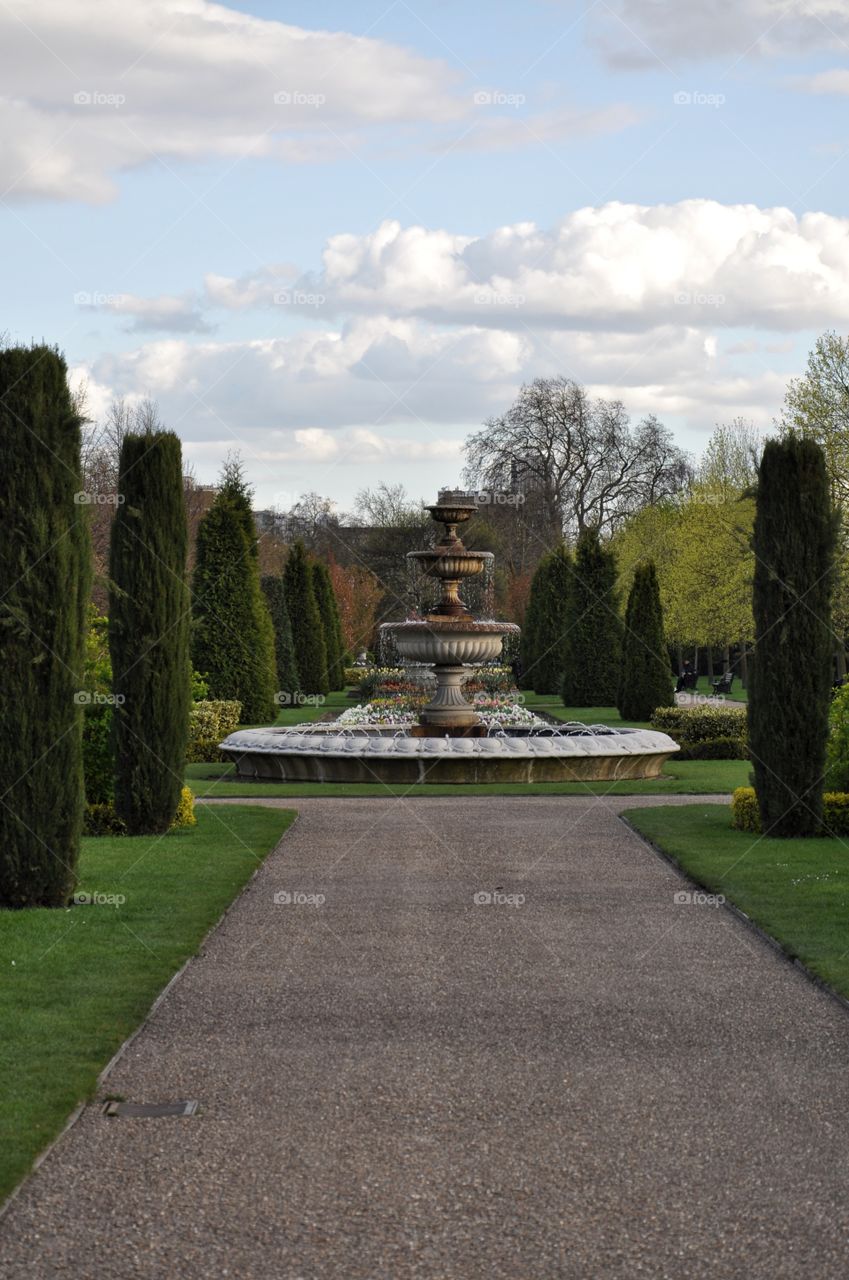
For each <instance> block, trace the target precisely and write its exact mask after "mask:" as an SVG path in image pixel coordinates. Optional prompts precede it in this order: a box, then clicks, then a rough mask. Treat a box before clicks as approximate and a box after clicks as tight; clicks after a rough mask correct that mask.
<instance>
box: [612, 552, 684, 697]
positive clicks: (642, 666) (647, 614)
mask: <svg viewBox="0 0 849 1280" xmlns="http://www.w3.org/2000/svg"><path fill="white" fill-rule="evenodd" d="M674 701H675V699H674V696H673V693H672V675H671V672H670V669H669V655H668V653H667V649H666V639H665V637H664V634H663V610H662V609H661V606H660V590H659V588H658V585H657V573H656V572H655V567H654V564H653V563H652V561H651V560H644V561H643V562H642V563H641V564H638V565H637V567H636V569H635V570H634V581H633V583H632V584H631V590H630V592H629V593H628V605H627V608H626V610H625V634H624V636H623V638H622V666H621V678H620V683H619V698H618V702H617V705H618V707H619V714H620V715H621V716H622V719H623V720H649V719H651V716H652V713H653V712H654V710H655V708H656V707H669V706H672V705H673V703H674Z"/></svg>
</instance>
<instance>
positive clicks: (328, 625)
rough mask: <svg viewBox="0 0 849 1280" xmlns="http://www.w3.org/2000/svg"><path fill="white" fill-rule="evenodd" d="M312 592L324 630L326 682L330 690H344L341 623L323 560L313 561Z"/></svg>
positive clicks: (343, 655) (334, 594)
mask: <svg viewBox="0 0 849 1280" xmlns="http://www.w3.org/2000/svg"><path fill="white" fill-rule="evenodd" d="M311 569H312V583H313V591H314V592H315V602H316V604H317V605H318V612H319V615H320V617H321V625H322V626H323V628H324V646H325V649H326V650H327V682H328V684H329V685H330V688H331V689H344V687H345V676H344V665H345V643H344V641H343V639H342V623H341V622H340V620H339V605H338V604H337V602H336V593H335V592H334V590H333V582H332V580H331V577H330V570H329V569H328V567H327V565H326V564H325V563H324V561H323V560H314V561H313V563H312V566H311Z"/></svg>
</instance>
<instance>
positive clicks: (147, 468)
mask: <svg viewBox="0 0 849 1280" xmlns="http://www.w3.org/2000/svg"><path fill="white" fill-rule="evenodd" d="M118 493H119V495H120V497H121V498H122V502H121V504H120V505H119V507H118V511H117V513H116V516H115V520H114V522H113V524H112V537H111V541H110V554H109V577H110V588H109V650H110V654H111V657H112V689H113V698H114V707H113V712H112V732H113V737H114V743H115V812H116V813H117V815H118V817H119V818H121V819H122V821H123V822H124V823H125V825H126V828H127V831H128V833H129V834H130V835H159V834H161V833H162V832H164V831H167V830H168V828H169V826H170V825H171V822H172V821H173V819H174V815H175V813H176V812H177V805H178V803H179V799H180V790H181V787H182V785H183V765H184V764H185V759H186V741H187V738H188V727H189V702H190V676H191V667H190V665H189V631H190V596H189V588H188V583H187V580H186V556H187V553H188V545H189V535H188V527H187V523H186V507H185V503H184V501H183V454H182V447H181V445H180V440H179V438H178V437H177V436H176V435H175V434H174V432H173V431H163V430H150V431H145V432H129V433H128V434H127V435H126V436H125V437H124V440H123V442H122V445H121V460H120V466H119V474H118Z"/></svg>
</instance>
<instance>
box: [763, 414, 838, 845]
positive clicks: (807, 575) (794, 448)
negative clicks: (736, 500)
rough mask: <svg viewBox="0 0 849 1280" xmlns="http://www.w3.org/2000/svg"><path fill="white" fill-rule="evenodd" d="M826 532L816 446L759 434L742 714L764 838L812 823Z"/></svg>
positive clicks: (828, 511)
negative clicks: (751, 625)
mask: <svg viewBox="0 0 849 1280" xmlns="http://www.w3.org/2000/svg"><path fill="white" fill-rule="evenodd" d="M835 538H836V521H835V516H834V513H833V511H832V507H831V501H830V498H829V485H828V474H827V470H826V464H825V458H824V455H823V452H822V449H821V448H820V447H819V445H817V444H815V443H814V442H813V441H812V440H804V439H799V438H797V437H794V436H791V437H789V438H787V439H784V440H771V441H769V442H768V443H767V445H766V447H765V448H764V452H763V457H762V459H761V464H760V468H759V471H758V487H757V504H756V510H755V525H754V532H753V537H752V548H753V550H754V553H755V572H754V584H753V585H754V592H753V607H754V614H755V662H754V664H753V666H754V669H753V672H752V675H751V680H750V685H749V711H748V715H749V746H750V750H751V755H752V762H753V766H754V781H755V790H756V792H757V796H758V804H759V807H760V813H761V823H762V826H763V830H764V832H765V833H768V834H769V835H772V836H807V835H815V834H817V833H818V831H819V830H820V826H821V823H822V791H823V769H824V766H825V744H826V737H827V735H828V710H829V702H830V695H831V655H832V649H833V646H834V640H833V635H832V630H831V594H832V589H833V579H834V547H835Z"/></svg>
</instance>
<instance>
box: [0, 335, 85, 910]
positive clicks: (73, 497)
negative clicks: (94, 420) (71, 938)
mask: <svg viewBox="0 0 849 1280" xmlns="http://www.w3.org/2000/svg"><path fill="white" fill-rule="evenodd" d="M80 425H81V418H80V415H79V413H78V412H77V410H76V408H75V406H74V403H73V400H72V398H71V395H70V393H69V391H68V384H67V369H66V366H65V361H64V360H63V359H62V357H61V356H60V355H59V353H58V352H57V351H54V350H52V349H51V348H49V347H45V346H33V347H12V348H9V349H7V350H5V351H0V448H2V453H3V463H2V466H0V510H1V511H2V512H3V536H2V539H0V637H2V653H3V660H2V662H0V778H2V779H3V792H4V796H3V803H2V805H0V906H4V907H61V906H65V905H66V903H67V901H68V899H69V897H70V895H71V893H72V891H73V888H74V883H75V879H76V871H75V869H76V865H77V859H78V856H79V842H80V831H81V827H82V815H83V765H82V727H83V725H82V705H83V703H84V702H85V701H86V700H87V694H88V691H87V690H86V689H85V688H84V686H83V685H82V683H81V680H82V669H83V658H84V644H85V624H86V607H87V604H88V594H89V587H90V574H91V546H90V540H89V531H88V520H87V512H86V506H85V501H84V498H85V495H84V494H83V493H82V482H81V480H80Z"/></svg>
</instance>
